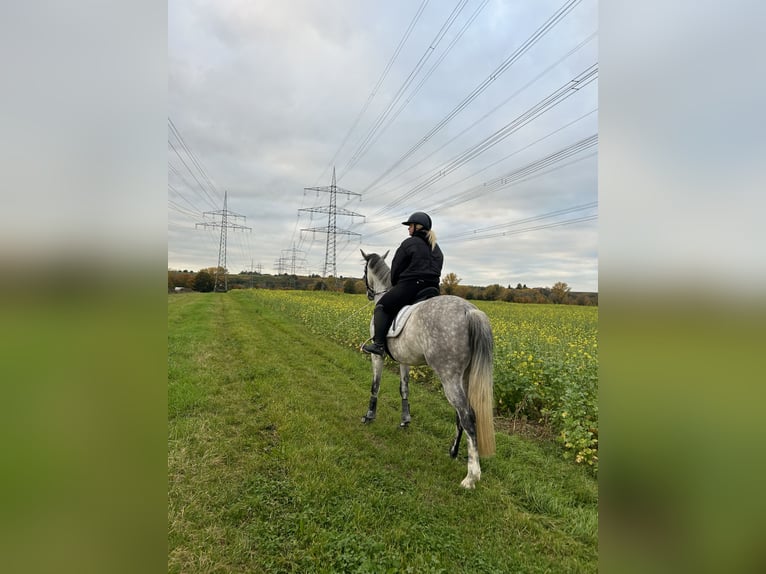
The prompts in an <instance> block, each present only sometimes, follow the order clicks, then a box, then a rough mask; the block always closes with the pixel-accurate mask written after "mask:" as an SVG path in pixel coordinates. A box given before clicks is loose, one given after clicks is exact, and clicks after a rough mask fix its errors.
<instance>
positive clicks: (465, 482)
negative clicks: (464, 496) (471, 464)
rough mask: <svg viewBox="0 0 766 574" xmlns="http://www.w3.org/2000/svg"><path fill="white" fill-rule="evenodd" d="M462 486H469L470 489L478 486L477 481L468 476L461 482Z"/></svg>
mask: <svg viewBox="0 0 766 574" xmlns="http://www.w3.org/2000/svg"><path fill="white" fill-rule="evenodd" d="M460 486H462V487H463V488H467V489H469V490H472V489H474V488H476V483H474V481H473V480H471V479H470V478H468V477H467V476H466V477H465V478H464V479H463V482H461V483H460Z"/></svg>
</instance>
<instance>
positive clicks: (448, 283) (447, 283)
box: [442, 273, 461, 295]
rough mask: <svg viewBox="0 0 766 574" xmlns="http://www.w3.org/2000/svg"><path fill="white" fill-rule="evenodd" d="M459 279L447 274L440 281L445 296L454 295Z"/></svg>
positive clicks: (452, 274)
mask: <svg viewBox="0 0 766 574" xmlns="http://www.w3.org/2000/svg"><path fill="white" fill-rule="evenodd" d="M460 281H461V279H460V277H458V276H457V275H455V274H454V273H447V274H446V275H445V276H444V279H442V291H444V294H445V295H454V294H455V291H456V290H457V286H458V284H459V283H460Z"/></svg>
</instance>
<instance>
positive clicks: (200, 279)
mask: <svg viewBox="0 0 766 574" xmlns="http://www.w3.org/2000/svg"><path fill="white" fill-rule="evenodd" d="M214 287H215V280H214V279H213V276H212V275H211V274H210V273H209V272H207V271H205V270H204V269H203V270H202V271H200V272H199V273H197V275H196V276H195V277H194V290H195V291H199V292H201V293H209V292H210V291H212V290H213V288H214Z"/></svg>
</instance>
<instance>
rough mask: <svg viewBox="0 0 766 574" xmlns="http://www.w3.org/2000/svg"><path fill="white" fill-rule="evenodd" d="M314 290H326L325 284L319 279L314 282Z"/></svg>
mask: <svg viewBox="0 0 766 574" xmlns="http://www.w3.org/2000/svg"><path fill="white" fill-rule="evenodd" d="M314 291H327V285H326V284H325V282H324V281H322V280H321V279H320V280H319V281H317V282H316V283H315V284H314Z"/></svg>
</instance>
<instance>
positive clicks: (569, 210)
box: [439, 201, 598, 243]
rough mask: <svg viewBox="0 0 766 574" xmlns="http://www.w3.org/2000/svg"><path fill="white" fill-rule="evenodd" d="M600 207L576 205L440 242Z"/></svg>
mask: <svg viewBox="0 0 766 574" xmlns="http://www.w3.org/2000/svg"><path fill="white" fill-rule="evenodd" d="M597 206H598V201H593V202H590V203H585V204H583V205H575V206H573V207H567V208H564V209H557V210H555V211H550V212H548V213H543V214H541V215H534V216H532V217H526V218H524V219H517V220H515V221H508V222H506V223H498V224H497V225H490V226H489V227H482V228H479V229H474V230H471V231H464V232H462V233H456V234H454V235H448V236H447V237H441V238H440V239H439V241H441V242H445V243H446V242H451V241H455V240H460V239H463V238H469V237H477V236H479V235H481V234H482V233H489V232H491V231H497V230H499V229H503V228H504V227H514V226H516V225H522V224H524V223H532V222H534V221H540V220H542V219H548V218H550V217H557V216H559V215H566V214H569V213H575V212H577V211H584V210H586V209H593V208H594V207H597Z"/></svg>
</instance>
